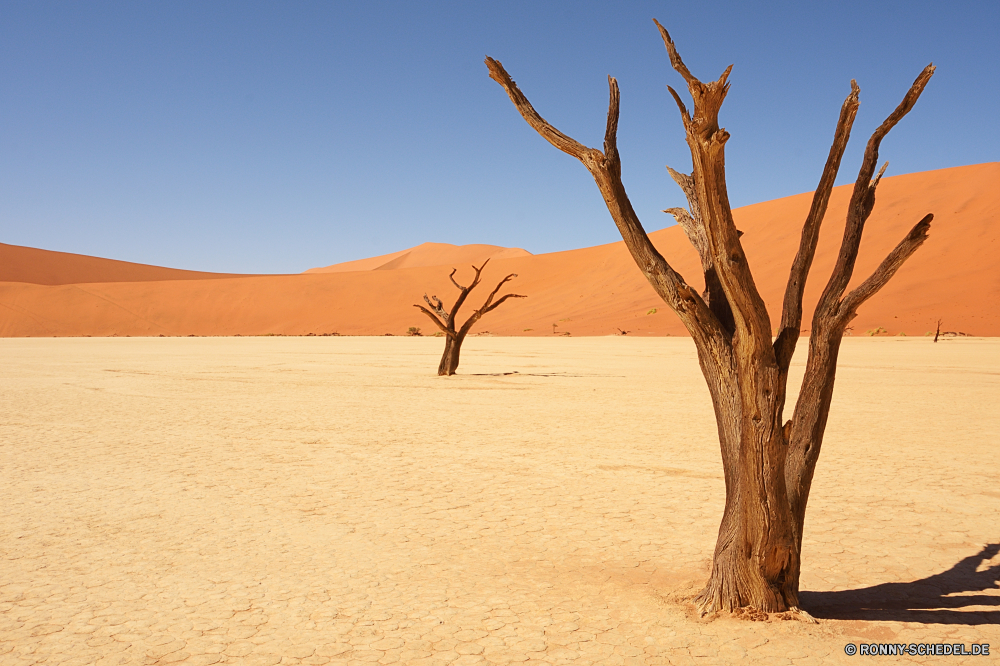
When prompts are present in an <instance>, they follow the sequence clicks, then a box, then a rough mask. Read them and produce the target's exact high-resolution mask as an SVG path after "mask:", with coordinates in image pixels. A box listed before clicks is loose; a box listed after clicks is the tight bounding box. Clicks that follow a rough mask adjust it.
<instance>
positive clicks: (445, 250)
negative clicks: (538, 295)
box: [305, 243, 532, 273]
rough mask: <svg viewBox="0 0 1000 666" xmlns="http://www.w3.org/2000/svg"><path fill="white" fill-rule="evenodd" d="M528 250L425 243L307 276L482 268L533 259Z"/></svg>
mask: <svg viewBox="0 0 1000 666" xmlns="http://www.w3.org/2000/svg"><path fill="white" fill-rule="evenodd" d="M530 256H532V255H531V253H530V252H528V251H527V250H522V249H521V248H519V247H499V246H497V245H451V244H449V243H423V244H422V245H418V246H416V247H411V248H410V249H409V250H400V251H399V252H393V253H392V254H383V255H382V256H379V257H371V258H370V259H358V260H357V261H347V262H344V263H342V264H333V265H332V266H325V267H323V268H310V269H309V270H307V271H305V272H306V273H347V272H349V271H386V270H394V269H397V268H416V267H418V266H444V265H448V264H454V265H456V266H458V265H461V266H465V265H468V264H476V265H481V264H482V263H483V262H484V261H486V260H487V259H509V258H511V257H530Z"/></svg>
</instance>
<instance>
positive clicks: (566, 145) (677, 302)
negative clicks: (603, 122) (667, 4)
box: [486, 57, 719, 338]
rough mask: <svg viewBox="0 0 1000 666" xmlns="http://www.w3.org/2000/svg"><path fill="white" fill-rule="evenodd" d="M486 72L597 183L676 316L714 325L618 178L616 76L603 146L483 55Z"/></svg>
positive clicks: (698, 327) (697, 325)
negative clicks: (584, 140)
mask: <svg viewBox="0 0 1000 666" xmlns="http://www.w3.org/2000/svg"><path fill="white" fill-rule="evenodd" d="M486 66H487V68H488V69H489V73H490V78H492V79H493V80H494V81H496V82H497V83H499V84H500V85H501V86H503V88H504V90H506V91H507V95H508V97H510V100H511V101H512V102H513V103H514V106H515V107H516V108H517V110H518V112H519V113H520V114H521V117H522V118H524V120H525V121H526V122H527V123H528V124H529V125H531V127H532V128H534V130H535V131H536V132H538V133H539V134H540V135H541V136H542V138H544V139H545V140H546V141H548V142H549V143H551V144H552V145H553V146H555V147H556V148H558V149H559V150H561V151H563V152H564V153H567V154H568V155H572V156H573V157H575V158H577V159H578V160H580V161H581V162H582V163H583V165H584V166H585V167H586V168H587V170H588V171H590V174H591V175H592V176H593V178H594V181H595V182H596V183H597V187H598V189H599V190H600V191H601V196H602V197H603V198H604V202H605V204H606V205H607V207H608V212H610V213H611V217H612V219H613V220H614V221H615V225H616V226H617V227H618V230H619V232H621V235H622V238H623V239H624V241H625V245H626V246H627V247H628V249H629V252H630V253H631V254H632V257H633V259H634V260H635V262H636V264H638V266H639V268H640V269H641V270H642V272H643V274H644V275H645V276H646V278H647V279H648V280H649V282H650V284H651V285H652V286H653V288H654V289H655V290H656V291H657V293H658V294H660V296H661V297H662V298H663V299H664V301H666V302H667V304H668V305H670V307H671V308H673V310H674V311H675V312H677V314H678V315H679V316H680V318H681V321H683V322H684V324H685V326H686V327H687V329H688V330H689V331H690V332H691V333H692V335H694V336H695V337H701V338H703V337H705V336H707V335H711V334H712V333H713V332H715V331H717V330H718V328H719V325H718V321H716V319H715V316H714V315H713V314H712V312H711V311H710V310H709V309H708V307H707V306H706V304H705V302H704V301H703V300H702V298H701V297H700V296H699V295H698V293H697V292H696V291H695V290H694V289H692V288H691V287H689V286H688V285H687V283H685V282H684V279H683V278H682V277H681V276H680V275H679V274H678V273H677V272H676V271H675V270H674V269H673V268H672V267H671V266H670V265H669V264H668V263H667V261H666V260H665V259H664V258H663V256H662V255H661V254H660V253H659V252H658V251H657V249H656V248H655V247H654V246H653V244H652V242H651V241H650V240H649V237H648V236H647V235H646V231H645V229H643V227H642V224H641V223H640V222H639V218H638V216H637V215H636V214H635V210H634V209H633V208H632V203H631V201H629V198H628V195H627V194H626V192H625V187H624V185H623V184H622V182H621V160H620V158H619V155H618V148H617V132H618V117H619V106H620V93H619V90H618V82H617V81H616V80H615V79H614V77H608V88H609V100H608V119H607V126H606V129H605V133H604V152H603V153H602V152H601V151H600V150H597V149H596V148H588V147H587V146H584V145H583V144H581V143H580V142H578V141H576V140H574V139H572V138H570V137H568V136H566V135H565V134H563V133H562V132H560V131H559V130H557V129H556V128H555V127H553V126H552V125H551V124H549V123H548V122H547V121H546V120H545V119H544V118H542V116H541V115H539V113H538V112H537V111H536V110H535V108H534V107H533V106H532V105H531V103H530V102H529V101H528V98H527V97H525V96H524V93H522V92H521V91H520V89H518V87H517V84H516V83H514V80H513V79H512V78H511V77H510V75H509V74H508V73H507V71H506V70H505V69H504V68H503V65H502V64H501V63H500V62H499V61H497V60H494V59H493V58H489V57H487V58H486Z"/></svg>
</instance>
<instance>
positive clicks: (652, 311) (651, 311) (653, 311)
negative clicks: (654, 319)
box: [646, 308, 656, 315]
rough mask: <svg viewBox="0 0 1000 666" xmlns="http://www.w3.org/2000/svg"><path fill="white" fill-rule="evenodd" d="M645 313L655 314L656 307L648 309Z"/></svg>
mask: <svg viewBox="0 0 1000 666" xmlns="http://www.w3.org/2000/svg"><path fill="white" fill-rule="evenodd" d="M646 314H648V315H651V314H656V308H653V309H652V310H650V311H649V312H647V313H646Z"/></svg>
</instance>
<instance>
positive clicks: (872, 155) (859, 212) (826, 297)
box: [816, 63, 935, 313]
mask: <svg viewBox="0 0 1000 666" xmlns="http://www.w3.org/2000/svg"><path fill="white" fill-rule="evenodd" d="M934 69H935V68H934V64H933V63H931V64H930V65H927V67H925V68H924V69H923V71H922V72H920V75H919V76H917V78H916V80H915V81H914V82H913V85H911V86H910V89H909V90H908V91H907V92H906V95H904V96H903V101H901V102H900V103H899V106H897V107H896V109H895V110H894V111H893V112H892V113H890V114H889V117H888V118H886V119H885V121H883V122H882V124H881V125H879V126H878V128H877V129H876V130H875V131H874V132H873V133H872V136H871V138H870V139H868V145H867V146H866V147H865V156H864V159H863V160H862V163H861V169H860V170H859V171H858V179H857V181H856V182H855V183H854V191H853V193H852V194H851V203H850V204H849V206H848V209H847V225H846V226H845V228H844V239H843V241H842V242H841V245H840V254H839V255H838V256H837V263H836V265H835V266H834V269H833V273H832V274H831V275H830V280H829V282H827V285H826V289H824V290H823V295H822V296H820V300H819V305H818V306H817V308H816V311H817V313H819V312H826V313H832V312H834V310H835V308H836V307H837V301H839V299H840V297H841V296H842V295H843V294H844V290H845V289H846V288H847V284H848V283H849V282H850V281H851V276H852V275H853V273H854V264H855V262H856V261H857V258H858V249H859V248H860V247H861V234H862V233H863V232H864V228H865V222H866V221H867V220H868V216H869V215H871V212H872V208H874V206H875V188H876V187H878V183H879V180H880V179H881V177H882V174H883V173H885V167H882V170H881V171H879V174H878V176H877V177H875V178H874V179H873V178H872V176H873V175H874V173H875V167H876V165H877V164H878V149H879V146H880V145H881V143H882V139H884V138H885V135H886V134H888V133H889V130H891V129H892V128H893V127H895V126H896V123H898V122H899V121H900V120H902V119H903V116H905V115H906V114H907V113H909V112H910V109H912V108H913V106H914V104H916V103H917V99H919V98H920V94H921V93H922V92H923V91H924V88H925V87H926V86H927V82H928V81H930V79H931V76H933V75H934Z"/></svg>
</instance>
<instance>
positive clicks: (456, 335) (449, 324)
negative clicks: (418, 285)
mask: <svg viewBox="0 0 1000 666" xmlns="http://www.w3.org/2000/svg"><path fill="white" fill-rule="evenodd" d="M489 261H490V260H489V259H487V260H486V261H484V262H483V265H482V266H480V267H479V268H476V267H475V266H473V267H472V270H474V271H476V277H475V278H474V279H473V280H472V284H470V285H469V286H468V287H463V286H462V285H460V284H459V283H458V282H456V281H455V273H456V272H457V271H458V269H457V268H453V269H451V275H449V276H448V278H449V279H450V280H451V283H452V284H453V285H455V286H456V287H458V289H459V291H460V292H461V293H460V294H459V295H458V300H456V301H455V305H453V306H452V307H451V312H446V311H445V309H444V305H443V304H442V303H441V299H439V298H438V297H437V296H431V297H429V298H428V296H427V294H424V301H426V303H427V305H428V307H430V309H429V310H428V309H427V308H425V307H424V306H422V305H419V304H416V305H414V306H413V307H415V308H420V310H421V311H422V312H423V313H424V314H425V315H427V316H428V317H430V318H431V321H433V322H434V323H435V324H436V325H437V327H438V328H440V329H441V331H442V332H443V333H444V335H445V341H444V353H443V354H442V355H441V363H440V364H439V365H438V375H453V374H455V370H457V369H458V360H459V354H460V353H461V351H462V343H463V342H464V341H465V336H466V335H468V334H469V330H471V329H472V327H473V325H475V323H476V322H477V321H479V320H480V318H482V316H483V315H484V314H486V313H487V312H492V311H493V310H496V309H497V308H498V307H500V304H501V303H503V302H504V301H506V300H507V299H508V298H527V296H522V295H520V294H505V295H503V296H501V297H500V299H499V300H497V301H496V302H493V297H494V296H496V295H497V292H498V291H500V287H502V286H504V284H506V283H507V282H508V281H509V280H511V279H513V278H516V277H517V273H511V274H510V275H508V276H507V277H505V278H504V279H502V280H500V284H498V285H497V286H496V289H494V290H493V291H492V292H491V293H490V295H489V297H488V298H487V299H486V302H485V303H483V307H481V308H479V309H478V310H476V311H475V312H473V313H472V316H471V317H469V319H468V320H467V321H466V322H465V323H464V324H463V325H462V328H459V329H457V330H456V328H455V317H456V316H457V315H458V309H459V308H460V307H462V304H463V303H465V299H466V298H468V296H469V292H470V291H472V290H473V289H475V288H476V286H477V285H478V284H479V280H480V277H481V275H482V272H483V269H484V268H486V264H488V263H489ZM432 301H433V302H432Z"/></svg>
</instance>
